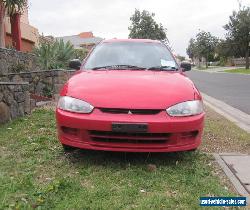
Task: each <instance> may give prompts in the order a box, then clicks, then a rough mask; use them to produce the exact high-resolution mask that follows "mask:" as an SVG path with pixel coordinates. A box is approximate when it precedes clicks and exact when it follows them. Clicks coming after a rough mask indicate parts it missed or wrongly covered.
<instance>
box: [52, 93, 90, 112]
mask: <svg viewBox="0 0 250 210" xmlns="http://www.w3.org/2000/svg"><path fill="white" fill-rule="evenodd" d="M57 107H58V108H59V109H63V110H66V111H69V112H77V113H85V114H87V113H90V112H92V110H93V109H94V107H93V106H92V105H91V104H89V103H87V102H85V101H82V100H79V99H76V98H72V97H69V96H62V97H60V99H59V101H58V104H57Z"/></svg>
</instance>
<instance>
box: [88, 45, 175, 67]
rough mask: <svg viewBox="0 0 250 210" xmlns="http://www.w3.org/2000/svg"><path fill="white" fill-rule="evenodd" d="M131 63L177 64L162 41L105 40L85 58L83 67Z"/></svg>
mask: <svg viewBox="0 0 250 210" xmlns="http://www.w3.org/2000/svg"><path fill="white" fill-rule="evenodd" d="M113 65H132V66H138V67H143V68H150V67H154V66H170V67H173V68H177V64H176V62H175V60H174V58H173V56H172V54H171V53H170V52H169V50H168V48H167V47H166V46H165V45H163V44H162V43H150V42H149V43H145V42H107V43H101V44H99V45H98V46H97V47H96V48H95V49H94V50H93V52H92V53H91V55H90V56H89V58H88V59H87V61H86V63H85V66H84V68H85V69H93V68H96V67H100V66H113Z"/></svg>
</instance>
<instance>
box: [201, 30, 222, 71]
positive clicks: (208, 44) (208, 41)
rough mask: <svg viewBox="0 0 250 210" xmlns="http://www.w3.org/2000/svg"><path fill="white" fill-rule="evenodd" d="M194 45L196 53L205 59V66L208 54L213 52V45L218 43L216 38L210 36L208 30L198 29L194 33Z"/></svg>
mask: <svg viewBox="0 0 250 210" xmlns="http://www.w3.org/2000/svg"><path fill="white" fill-rule="evenodd" d="M196 42H197V43H196V45H197V51H198V54H199V55H200V56H201V57H204V58H205V59H206V68H207V67H208V65H207V62H208V58H209V55H211V54H214V53H215V47H216V45H217V43H218V39H217V38H216V37H215V36H212V35H211V33H210V32H205V31H200V32H199V33H198V34H197V35H196Z"/></svg>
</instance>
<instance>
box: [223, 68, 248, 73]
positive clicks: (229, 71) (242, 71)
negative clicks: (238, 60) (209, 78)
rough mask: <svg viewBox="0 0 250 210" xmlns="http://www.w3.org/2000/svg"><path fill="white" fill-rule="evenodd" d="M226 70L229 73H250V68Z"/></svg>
mask: <svg viewBox="0 0 250 210" xmlns="http://www.w3.org/2000/svg"><path fill="white" fill-rule="evenodd" d="M224 72H228V73H238V74H250V69H243V68H240V69H230V70H225V71H224Z"/></svg>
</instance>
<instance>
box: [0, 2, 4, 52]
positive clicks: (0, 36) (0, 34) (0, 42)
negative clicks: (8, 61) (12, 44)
mask: <svg viewBox="0 0 250 210" xmlns="http://www.w3.org/2000/svg"><path fill="white" fill-rule="evenodd" d="M4 23H5V9H4V6H3V5H2V4H1V3H0V48H3V47H5V27H4Z"/></svg>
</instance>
